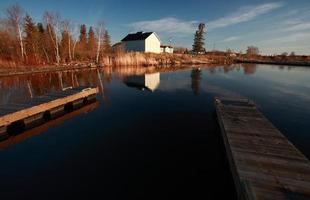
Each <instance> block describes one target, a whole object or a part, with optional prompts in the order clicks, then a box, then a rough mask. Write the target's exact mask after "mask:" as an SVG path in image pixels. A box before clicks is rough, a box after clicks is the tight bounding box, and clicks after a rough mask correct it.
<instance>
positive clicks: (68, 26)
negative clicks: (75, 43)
mask: <svg viewBox="0 0 310 200" xmlns="http://www.w3.org/2000/svg"><path fill="white" fill-rule="evenodd" d="M62 28H63V30H64V31H65V32H66V33H67V34H68V38H69V39H68V55H69V61H70V62H71V61H72V54H71V45H72V44H71V32H72V25H71V22H70V21H69V20H64V21H62Z"/></svg>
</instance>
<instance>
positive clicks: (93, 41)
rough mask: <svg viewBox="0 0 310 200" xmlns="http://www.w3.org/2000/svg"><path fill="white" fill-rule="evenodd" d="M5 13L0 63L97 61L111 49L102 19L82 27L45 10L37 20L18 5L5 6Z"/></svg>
mask: <svg viewBox="0 0 310 200" xmlns="http://www.w3.org/2000/svg"><path fill="white" fill-rule="evenodd" d="M5 16H6V17H5V18H3V19H0V65H6V64H8V65H10V64H12V63H14V64H15V65H17V64H23V65H47V64H60V63H70V62H74V61H79V62H80V61H92V62H97V63H98V62H100V60H101V59H102V57H103V55H105V54H109V53H110V52H111V41H110V35H109V33H108V31H107V30H105V28H104V24H103V21H98V23H97V25H96V26H94V27H93V26H90V27H86V25H84V24H76V23H74V22H72V21H70V20H67V19H62V18H61V17H60V16H59V15H58V14H56V13H52V12H48V11H46V12H45V13H44V15H43V17H42V22H38V23H37V22H34V20H33V18H32V17H31V16H30V15H29V14H27V13H26V12H25V11H24V10H23V9H22V8H21V7H20V6H19V5H13V6H10V7H9V8H7V9H6V10H5Z"/></svg>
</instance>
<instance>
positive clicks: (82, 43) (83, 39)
mask: <svg viewBox="0 0 310 200" xmlns="http://www.w3.org/2000/svg"><path fill="white" fill-rule="evenodd" d="M86 50H87V30H86V25H85V24H83V25H81V28H80V40H79V51H80V54H83V55H84V54H85V52H86Z"/></svg>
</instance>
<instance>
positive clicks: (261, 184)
mask: <svg viewBox="0 0 310 200" xmlns="http://www.w3.org/2000/svg"><path fill="white" fill-rule="evenodd" d="M215 105H216V112H217V116H218V122H219V125H220V127H221V133H222V138H223V140H224V144H225V148H226V153H227V157H228V160H229V164H230V169H231V172H232V175H233V178H234V183H235V186H236V190H237V193H238V198H239V199H310V162H309V160H308V159H307V158H306V157H305V156H304V155H303V154H302V153H301V152H300V151H299V150H298V149H297V148H296V147H295V146H294V145H293V144H292V143H291V142H290V141H289V140H288V139H287V138H286V137H285V136H284V135H283V134H282V133H281V132H280V131H279V130H278V129H277V128H276V127H274V126H273V125H272V123H271V122H270V121H268V120H267V118H266V117H264V116H263V114H262V113H261V112H259V111H258V109H257V108H256V106H255V104H254V103H253V102H251V101H249V100H247V99H238V98H235V99H234V98H215Z"/></svg>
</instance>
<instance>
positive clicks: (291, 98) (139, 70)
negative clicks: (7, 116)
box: [0, 64, 310, 199]
mask: <svg viewBox="0 0 310 200" xmlns="http://www.w3.org/2000/svg"><path fill="white" fill-rule="evenodd" d="M289 69H290V70H282V69H280V67H279V66H268V65H257V66H256V65H241V64H240V65H232V66H206V67H202V68H201V71H200V72H199V71H197V70H195V69H194V70H193V68H192V67H191V66H190V67H184V68H181V69H180V68H179V69H178V70H175V69H174V68H173V67H171V68H157V69H156V68H146V67H113V68H110V67H106V68H103V69H93V70H91V69H89V70H79V71H74V70H73V71H65V72H53V73H41V74H35V75H27V76H12V77H2V78H0V103H1V104H5V103H8V102H10V103H12V101H15V102H16V101H23V99H27V98H31V97H32V96H33V97H35V96H38V95H42V94H45V93H47V92H52V91H57V90H61V89H62V88H64V87H70V86H74V87H75V86H88V85H91V86H98V87H99V88H100V91H101V94H100V96H98V100H99V101H100V106H98V107H96V108H95V110H93V111H92V112H91V113H88V114H87V115H80V113H78V114H77V115H74V116H64V117H68V119H70V120H68V121H66V120H64V119H63V120H62V119H59V121H57V122H56V121H54V122H52V121H51V123H53V124H50V125H48V124H46V125H44V126H41V127H38V129H33V130H32V131H29V132H25V133H24V134H22V135H19V136H16V137H14V138H11V139H10V140H8V141H7V143H0V147H1V148H6V147H10V148H8V149H5V150H4V151H1V156H0V162H1V163H2V164H1V166H0V176H1V178H2V182H1V183H2V184H1V183H0V187H1V188H2V190H3V191H5V192H6V196H5V194H4V195H3V194H1V195H2V196H1V197H2V199H7V198H6V197H7V196H10V197H11V196H12V195H13V196H14V195H17V196H18V197H20V198H24V199H42V198H39V197H37V198H33V195H37V194H38V191H39V192H41V194H42V196H43V195H45V194H46V193H49V194H50V193H51V194H54V195H55V196H59V195H60V194H61V195H63V194H65V195H68V196H69V195H72V194H76V196H78V197H80V196H82V195H83V194H91V193H96V192H98V191H99V192H100V194H99V195H103V198H104V197H105V198H106V199H126V197H127V198H128V196H130V195H131V196H133V198H134V199H137V196H139V195H140V197H144V196H145V197H146V196H150V195H154V194H155V193H156V192H155V193H154V191H157V192H158V193H156V194H157V195H158V197H159V198H160V196H163V195H165V194H164V192H163V191H167V193H169V194H170V195H171V197H172V199H173V198H175V197H177V198H178V197H179V196H180V197H184V196H185V195H184V194H183V193H182V192H180V191H184V192H186V194H188V196H189V197H191V198H192V199H193V197H192V195H196V196H197V197H196V196H194V199H199V198H201V196H203V197H205V196H204V195H206V194H208V195H209V194H210V196H212V195H216V196H217V197H218V198H221V197H220V196H218V195H224V194H231V193H230V192H229V191H227V190H229V188H230V181H229V178H227V177H229V175H227V174H228V173H229V168H228V166H227V167H225V162H226V160H225V155H224V148H223V147H222V146H221V145H222V141H221V138H220V134H219V129H218V127H217V123H216V119H215V116H214V113H215V109H214V102H213V97H214V96H223V95H229V96H232V95H242V96H244V97H248V98H250V99H252V100H254V101H255V102H256V103H257V104H258V105H259V108H260V109H261V111H262V112H263V113H264V114H265V115H266V117H267V118H268V119H270V121H272V123H274V124H275V126H276V127H277V128H279V129H280V130H281V131H282V132H283V133H284V134H285V135H286V136H287V137H288V138H289V139H290V140H291V141H292V143H293V144H295V145H296V146H297V147H298V148H299V149H300V150H302V152H303V153H305V154H306V155H307V156H308V157H309V156H310V153H309V152H310V147H309V142H308V141H309V140H310V138H309V134H308V132H309V131H308V130H309V129H310V126H309V123H308V121H309V117H310V108H309V98H310V95H309V94H310V92H309V89H310V87H309V85H310V82H309V81H310V80H309V74H310V68H302V67H301V68H294V69H293V68H289ZM152 74H153V76H154V77H153V78H150V80H152V81H150V82H151V84H149V83H147V81H146V80H147V79H149V78H148V77H149V76H150V75H152ZM132 77H139V78H140V79H141V80H142V84H141V85H143V87H148V88H151V89H150V90H155V91H154V92H153V93H150V92H137V91H135V90H134V89H132V88H128V87H127V85H126V83H125V82H126V81H127V82H128V81H129V82H132V80H130V79H132ZM288 77H289V78H288ZM133 82H135V81H133ZM148 90H149V89H148ZM197 94H199V95H197ZM81 112H84V111H81ZM72 114H73V113H72ZM70 115H71V113H70ZM51 127H52V128H51ZM42 131H43V132H44V134H40V136H38V137H33V136H34V135H38V134H39V133H41V132H42ZM26 138H28V139H27V140H26V141H24V142H20V141H23V140H24V139H26ZM17 143H18V144H17ZM12 144H16V145H13V146H10V145H12ZM33 152H36V153H33ZM202 157H207V158H208V159H201V158H202ZM25 158H27V159H25ZM210 160H212V162H210ZM180 174H181V176H180ZM20 177H22V178H20ZM72 177H78V179H79V181H76V178H72ZM98 177H99V179H98ZM207 179H208V180H209V181H207V182H206V181H205V180H207ZM98 180H99V182H98ZM223 184H224V185H223ZM55 185H57V187H55ZM12 188H19V191H18V193H17V192H16V191H13V190H11V189H12ZM50 188H52V189H53V191H52V192H51V191H50ZM205 188H208V191H207V193H206V192H205V191H206V190H205ZM231 188H232V189H233V185H231ZM34 190H35V191H34ZM217 190H220V191H217ZM128 191H130V194H128ZM142 193H143V194H142ZM116 195H120V196H117V197H119V198H116ZM165 196H166V195H165ZM113 197H115V198H113ZM156 197H157V196H156ZM55 198H57V197H55ZM207 198H208V197H207ZM209 198H210V199H212V197H209ZM223 198H224V197H223ZM16 199H18V198H16ZM224 199H225V198H224Z"/></svg>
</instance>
